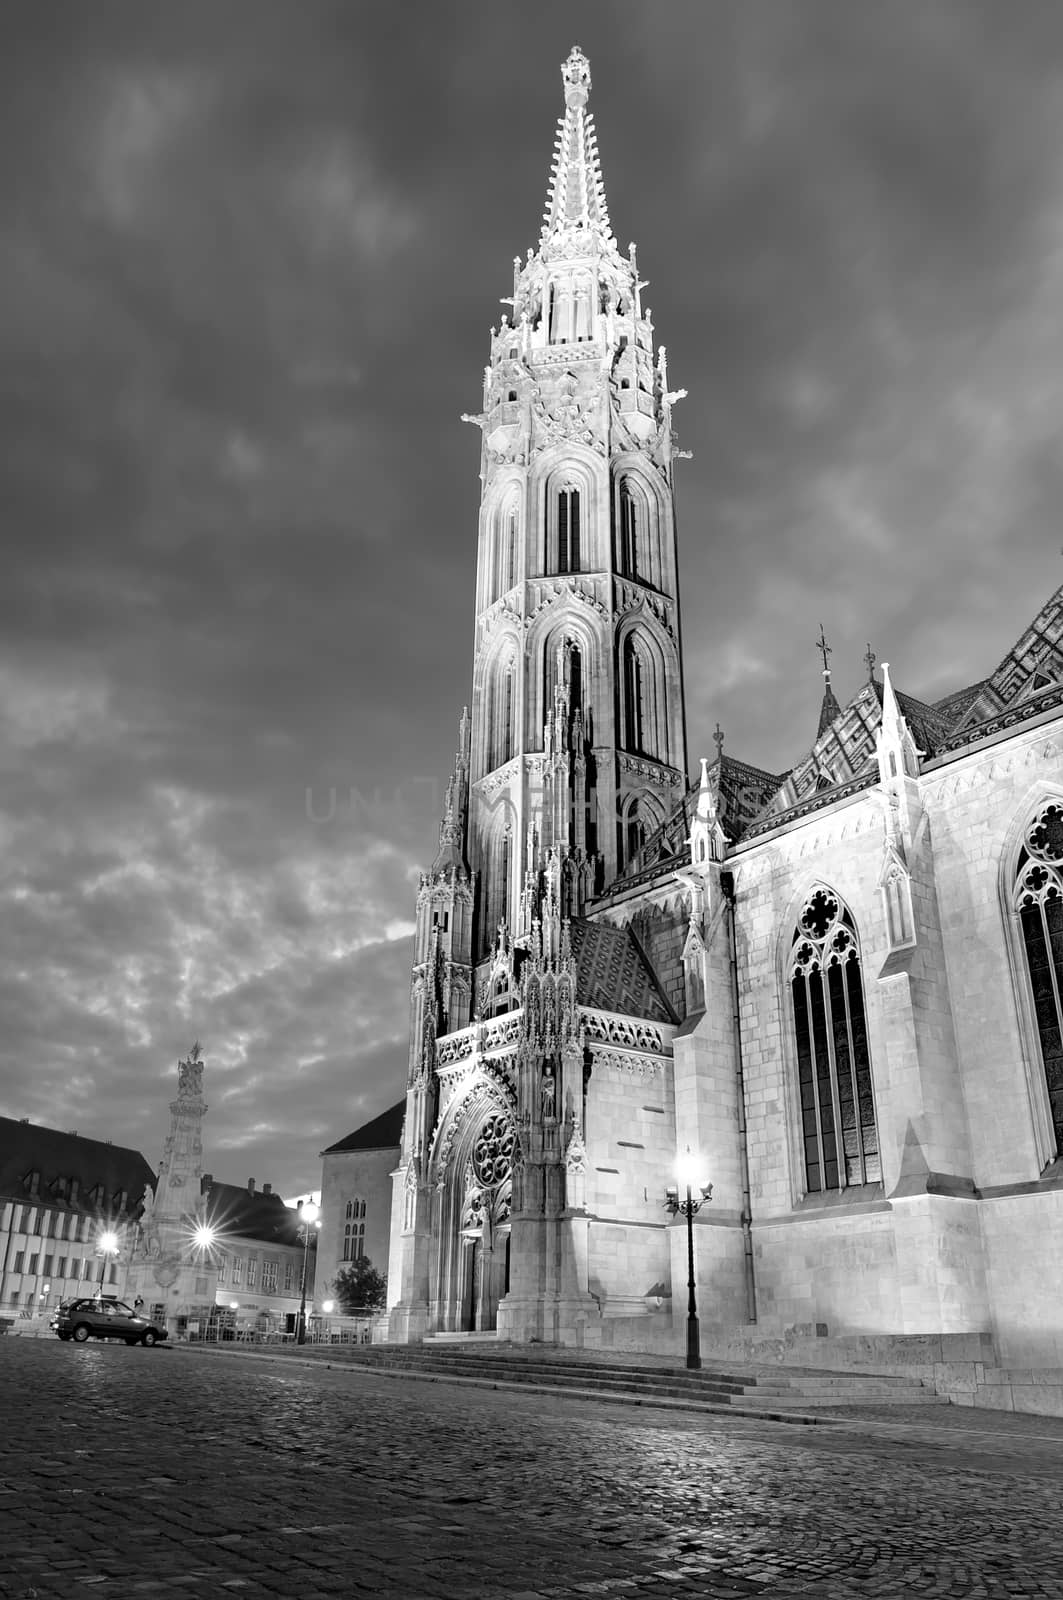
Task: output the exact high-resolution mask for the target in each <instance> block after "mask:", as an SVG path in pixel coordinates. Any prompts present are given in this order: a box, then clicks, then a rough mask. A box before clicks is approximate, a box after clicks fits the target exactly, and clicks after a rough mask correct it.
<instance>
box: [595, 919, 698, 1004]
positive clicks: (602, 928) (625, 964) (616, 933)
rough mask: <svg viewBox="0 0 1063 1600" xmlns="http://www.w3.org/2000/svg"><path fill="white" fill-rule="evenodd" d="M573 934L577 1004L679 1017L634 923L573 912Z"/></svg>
mask: <svg viewBox="0 0 1063 1600" xmlns="http://www.w3.org/2000/svg"><path fill="white" fill-rule="evenodd" d="M569 939H570V941H571V946H572V954H573V956H574V957H575V960H576V1002H577V1004H578V1005H581V1006H590V1007H591V1008H592V1009H594V1010H596V1011H615V1012H618V1013H619V1014H620V1015H621V1016H625V1017H643V1018H645V1019H646V1020H648V1021H652V1022H675V1021H677V1020H678V1019H677V1018H676V1016H675V1013H674V1012H673V1010H672V1008H671V1006H670V1005H669V1004H668V1001H667V1000H666V999H665V995H664V990H663V989H662V988H661V986H660V984H659V983H658V982H657V979H656V977H655V975H654V972H653V969H652V967H651V966H650V964H649V962H648V960H647V959H646V956H645V955H644V954H643V951H642V948H641V946H640V945H639V942H638V940H637V939H636V938H635V935H634V934H633V933H632V931H631V929H630V928H614V927H612V926H611V925H610V924H609V923H606V922H589V921H588V920H587V919H586V917H573V918H572V920H571V922H570V923H569Z"/></svg>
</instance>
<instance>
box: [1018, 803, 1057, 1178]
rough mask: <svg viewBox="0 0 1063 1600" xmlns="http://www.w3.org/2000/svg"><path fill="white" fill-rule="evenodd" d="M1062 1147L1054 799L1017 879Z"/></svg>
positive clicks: (1032, 828) (1035, 825) (1030, 836)
mask: <svg viewBox="0 0 1063 1600" xmlns="http://www.w3.org/2000/svg"><path fill="white" fill-rule="evenodd" d="M1015 909H1016V910H1017V911H1018V914H1019V926H1020V927H1021V929H1022V942H1023V947H1024V950H1025V954H1026V967H1027V971H1028V973H1029V976H1030V990H1031V994H1032V997H1033V1009H1034V1016H1035V1018H1036V1021H1037V1037H1038V1043H1039V1044H1040V1047H1041V1061H1042V1064H1043V1066H1044V1072H1045V1082H1046V1086H1047V1088H1048V1100H1049V1106H1050V1108H1051V1115H1052V1126H1053V1128H1054V1129H1055V1136H1056V1147H1057V1149H1059V1148H1060V1147H1061V1146H1063V1004H1061V1001H1060V996H1061V994H1063V804H1061V803H1060V802H1059V801H1055V800H1053V801H1051V802H1050V803H1049V804H1047V805H1044V806H1042V807H1041V808H1040V810H1039V811H1038V812H1037V813H1036V814H1035V816H1034V817H1033V818H1032V820H1031V821H1030V824H1029V826H1028V827H1027V829H1026V832H1025V835H1024V837H1023V847H1022V849H1021V850H1020V852H1019V862H1018V870H1017V872H1016V879H1015Z"/></svg>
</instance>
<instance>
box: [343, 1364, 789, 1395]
mask: <svg viewBox="0 0 1063 1600" xmlns="http://www.w3.org/2000/svg"><path fill="white" fill-rule="evenodd" d="M371 1365H373V1366H375V1367H383V1368H386V1369H387V1370H388V1371H391V1372H409V1373H418V1372H431V1373H434V1374H436V1375H437V1376H439V1377H455V1378H479V1379H483V1380H485V1381H489V1382H496V1383H516V1384H520V1383H535V1384H549V1385H550V1386H551V1387H553V1388H561V1389H582V1390H588V1389H593V1390H600V1391H603V1392H604V1391H608V1392H612V1393H623V1394H636V1393H637V1394H644V1395H654V1394H668V1395H672V1396H676V1397H679V1396H685V1397H686V1398H688V1399H690V1400H696V1401H702V1402H706V1403H708V1402H712V1403H714V1404H717V1405H727V1404H728V1403H729V1402H730V1401H731V1400H733V1399H735V1398H738V1397H740V1396H741V1394H742V1393H743V1391H742V1390H741V1389H737V1388H734V1387H727V1388H724V1387H722V1386H721V1387H716V1386H715V1385H713V1384H699V1385H693V1384H688V1383H683V1382H682V1381H681V1379H682V1374H676V1376H675V1378H674V1379H673V1380H669V1379H667V1378H663V1377H662V1378H658V1379H648V1378H643V1379H642V1380H641V1381H640V1382H636V1381H634V1380H632V1379H628V1378H625V1377H624V1375H623V1374H622V1373H619V1372H616V1373H609V1374H604V1375H603V1374H602V1373H593V1374H592V1373H589V1372H582V1371H580V1370H579V1369H578V1368H577V1369H576V1370H573V1369H572V1368H568V1369H566V1370H564V1371H561V1370H543V1369H541V1368H539V1367H533V1366H530V1365H526V1364H523V1363H520V1364H518V1363H514V1364H513V1366H511V1367H491V1368H488V1367H486V1366H484V1365H482V1364H481V1363H480V1362H478V1361H468V1362H465V1361H448V1362H446V1363H445V1364H444V1363H438V1364H437V1363H436V1362H430V1361H418V1362H414V1361H376V1362H373V1363H371ZM769 1397H770V1398H771V1399H773V1400H774V1398H775V1396H774V1395H771V1396H766V1398H769Z"/></svg>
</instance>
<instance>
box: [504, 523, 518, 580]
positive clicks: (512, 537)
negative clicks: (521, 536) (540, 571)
mask: <svg viewBox="0 0 1063 1600" xmlns="http://www.w3.org/2000/svg"><path fill="white" fill-rule="evenodd" d="M505 542H506V561H505V577H504V579H503V582H504V583H505V586H506V588H507V589H512V587H513V585H514V584H515V583H516V581H517V508H516V506H510V508H509V511H508V512H507V514H506V534H505Z"/></svg>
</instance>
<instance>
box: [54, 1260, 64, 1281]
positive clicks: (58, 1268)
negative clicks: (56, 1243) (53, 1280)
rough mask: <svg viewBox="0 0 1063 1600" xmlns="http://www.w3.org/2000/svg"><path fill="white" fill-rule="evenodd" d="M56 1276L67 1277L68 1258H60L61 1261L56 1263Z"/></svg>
mask: <svg viewBox="0 0 1063 1600" xmlns="http://www.w3.org/2000/svg"><path fill="white" fill-rule="evenodd" d="M55 1275H56V1277H57V1278H65V1277H66V1256H60V1257H59V1260H58V1261H57V1262H56V1264H55Z"/></svg>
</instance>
